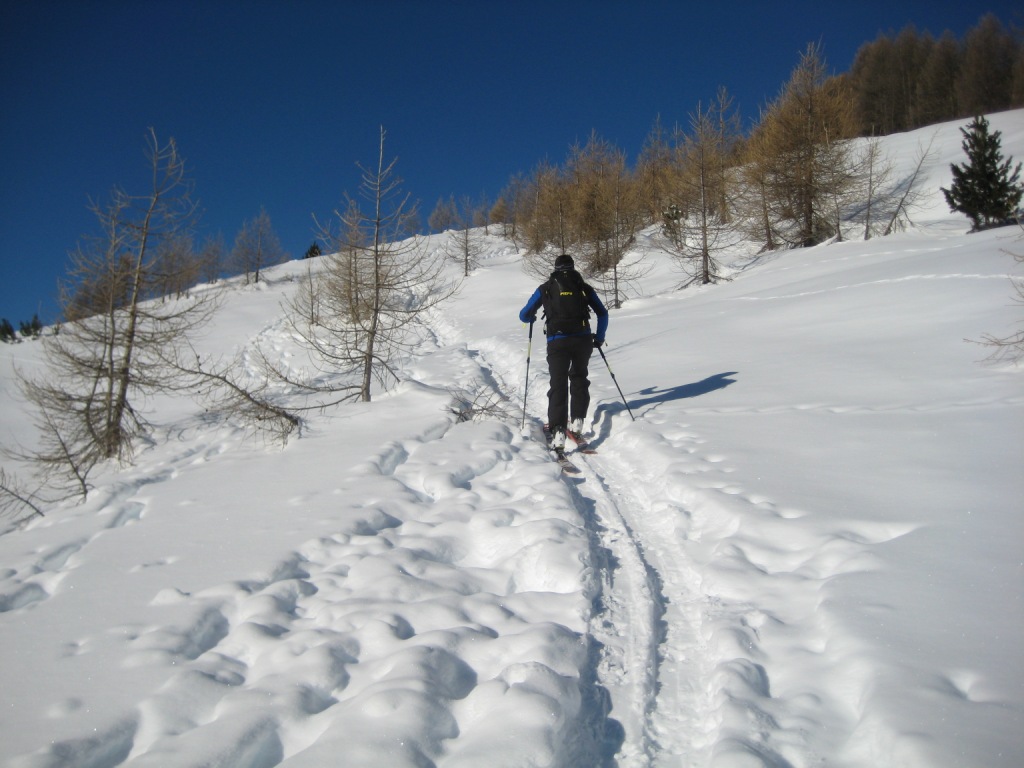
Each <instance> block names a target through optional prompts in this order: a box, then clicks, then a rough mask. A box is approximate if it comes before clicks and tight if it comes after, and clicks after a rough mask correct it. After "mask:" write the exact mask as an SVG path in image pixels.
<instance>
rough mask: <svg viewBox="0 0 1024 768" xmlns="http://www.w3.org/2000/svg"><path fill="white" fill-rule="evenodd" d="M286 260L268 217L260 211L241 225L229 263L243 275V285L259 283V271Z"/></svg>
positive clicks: (264, 212)
mask: <svg viewBox="0 0 1024 768" xmlns="http://www.w3.org/2000/svg"><path fill="white" fill-rule="evenodd" d="M286 258H287V254H286V253H285V252H284V248H282V247H281V241H280V240H278V239H277V235H276V234H274V228H273V226H272V225H271V223H270V216H268V215H267V212H266V211H265V210H264V209H262V208H261V209H260V213H259V216H257V217H256V218H254V219H250V220H249V221H247V222H245V224H244V225H242V228H241V229H240V230H239V232H238V235H237V237H236V238H235V247H234V248H233V249H232V250H231V261H232V263H233V264H234V266H235V268H236V269H237V270H238V271H239V273H240V274H244V275H245V284H246V285H248V284H249V283H250V282H253V283H258V282H259V281H260V270H261V269H263V268H265V267H272V266H274V265H275V264H280V263H281V262H283V261H284V260H285V259H286Z"/></svg>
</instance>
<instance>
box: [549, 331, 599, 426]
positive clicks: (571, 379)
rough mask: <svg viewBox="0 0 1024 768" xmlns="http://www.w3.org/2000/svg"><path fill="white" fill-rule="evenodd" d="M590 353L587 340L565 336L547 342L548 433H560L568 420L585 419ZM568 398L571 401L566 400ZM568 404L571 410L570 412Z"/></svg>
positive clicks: (589, 345) (591, 342)
mask: <svg viewBox="0 0 1024 768" xmlns="http://www.w3.org/2000/svg"><path fill="white" fill-rule="evenodd" d="M593 351H594V342H593V339H592V338H591V336H590V335H589V334H588V335H586V336H565V337H563V338H561V339H553V340H551V341H549V342H548V374H549V375H550V377H551V385H550V388H549V389H548V424H550V425H551V431H552V432H554V431H555V430H556V429H562V430H563V431H564V430H565V428H566V425H567V424H568V421H569V417H570V415H571V417H572V418H573V419H585V418H586V417H587V409H588V408H589V407H590V380H589V379H588V378H587V366H588V365H589V364H590V353H591V352H593ZM570 398H571V400H570ZM570 402H571V406H572V407H571V408H570Z"/></svg>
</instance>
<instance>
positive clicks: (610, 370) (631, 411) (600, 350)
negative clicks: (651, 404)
mask: <svg viewBox="0 0 1024 768" xmlns="http://www.w3.org/2000/svg"><path fill="white" fill-rule="evenodd" d="M597 351H598V352H600V353H601V359H602V360H604V364H605V366H606V367H607V368H608V373H610V374H611V375H612V381H613V382H615V388H616V389H617V390H619V397H621V398H622V404H623V405H624V406H626V410H627V411H629V418H631V419H632V420H633V421H636V417H635V416H634V415H633V409H632V408H630V407H629V403H627V402H626V396H625V395H624V394H622V387H620V386H619V380H618V379H616V378H615V371H613V370H612V367H611V366H610V365H608V358H607V357H605V356H604V350H603V349H601V348H600V347H598V348H597Z"/></svg>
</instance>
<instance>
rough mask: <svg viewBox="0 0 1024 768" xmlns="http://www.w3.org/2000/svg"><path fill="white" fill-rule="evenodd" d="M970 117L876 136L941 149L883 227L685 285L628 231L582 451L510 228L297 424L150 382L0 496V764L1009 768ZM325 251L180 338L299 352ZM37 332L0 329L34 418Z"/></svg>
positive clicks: (986, 235)
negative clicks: (334, 401)
mask: <svg viewBox="0 0 1024 768" xmlns="http://www.w3.org/2000/svg"><path fill="white" fill-rule="evenodd" d="M991 122H992V125H993V127H994V128H996V129H999V130H1001V131H1002V132H1003V147H1004V150H1005V151H1006V152H1007V153H1008V154H1014V155H1017V156H1022V155H1024V112H1021V111H1015V112H1009V113H1004V114H997V115H992V116H991ZM959 127H960V124H959V123H950V124H946V125H943V126H939V127H938V128H932V129H926V130H924V131H918V132H914V133H909V134H904V135H897V136H892V137H886V138H884V139H881V140H880V147H881V148H882V149H883V150H884V151H885V152H886V153H887V155H888V156H889V157H891V158H892V159H893V162H894V163H896V164H897V166H896V167H897V169H898V170H908V168H909V166H908V164H910V163H912V160H913V158H914V157H915V156H916V151H917V149H918V148H919V147H920V146H922V145H928V144H929V143H930V144H931V145H932V146H933V147H935V148H937V149H935V151H934V154H933V155H932V156H931V157H930V159H929V161H928V163H927V164H926V166H925V168H924V170H923V175H924V176H925V177H926V178H925V181H924V182H923V184H924V187H923V189H924V196H923V198H922V199H923V200H924V201H926V202H922V203H920V204H919V207H918V208H917V209H915V211H914V212H913V226H911V227H908V228H907V230H906V231H903V232H899V233H896V234H893V235H891V236H887V237H876V238H872V239H870V240H852V239H848V240H846V241H844V242H829V243H825V244H822V245H819V246H816V247H813V248H802V249H794V250H787V251H777V252H770V253H761V252H759V251H758V248H757V247H756V245H755V244H750V243H746V244H742V245H739V246H736V247H735V248H733V249H731V250H730V251H729V252H727V253H724V254H722V255H721V257H720V260H721V263H722V264H723V269H724V270H726V271H727V272H728V277H730V278H731V279H730V280H728V281H725V282H722V283H720V284H718V285H708V286H701V287H696V286H694V287H691V288H687V289H685V290H679V289H678V288H677V286H678V285H679V283H680V274H679V267H678V264H677V263H676V262H675V261H674V260H673V259H672V258H671V256H670V255H669V254H668V253H667V252H666V249H665V247H664V246H665V241H664V238H663V235H662V233H661V231H660V229H659V227H657V226H652V227H650V228H648V229H645V230H643V231H642V232H641V233H640V234H639V236H638V238H637V240H636V242H635V243H634V245H633V247H632V250H631V252H630V258H631V259H635V260H642V261H643V263H644V264H645V265H646V266H647V269H646V270H644V272H643V274H642V276H640V277H638V278H636V280H634V281H633V282H632V283H631V284H630V286H629V292H628V295H627V296H626V297H625V299H624V301H623V302H622V306H621V308H617V309H615V310H612V312H611V318H610V323H609V326H608V334H607V343H606V344H605V346H604V347H602V348H601V351H602V352H603V354H604V355H605V356H606V359H604V360H603V359H602V354H599V353H598V352H595V353H594V355H593V357H592V358H591V364H590V371H589V377H590V381H591V397H592V405H591V409H590V412H589V413H588V415H587V418H586V420H585V422H584V429H583V431H582V432H581V433H580V434H579V435H578V438H579V439H578V440H573V439H572V437H571V436H570V439H569V440H568V442H567V444H566V460H567V461H568V462H569V463H570V464H571V465H572V467H573V469H574V470H575V471H564V469H563V467H561V466H560V465H559V463H558V462H557V461H555V460H553V458H552V457H553V454H552V452H551V451H549V450H548V445H547V441H546V439H545V436H544V430H543V425H544V421H545V418H546V405H547V398H546V390H547V384H548V381H547V377H548V373H547V369H546V366H545V359H544V357H545V356H544V349H543V347H544V340H543V337H542V335H541V334H540V333H537V334H536V335H533V334H532V331H531V329H530V328H528V327H527V326H524V325H522V324H521V323H520V322H519V321H518V318H517V313H518V311H519V309H520V307H522V305H523V302H524V301H526V300H527V298H528V297H529V296H530V294H531V292H532V291H533V290H534V289H535V288H536V285H537V277H536V275H535V274H533V275H531V274H530V273H529V272H528V270H526V269H524V256H523V253H522V251H521V250H520V249H519V247H518V246H517V245H516V244H515V243H514V242H512V241H511V240H509V239H506V238H505V237H502V236H500V235H499V234H497V233H496V231H494V230H493V229H492V230H491V231H487V232H485V231H474V236H475V237H477V238H478V243H479V251H480V257H479V263H478V264H477V265H476V266H475V268H474V269H473V270H471V274H470V275H469V276H468V277H466V279H465V280H464V282H463V284H462V287H461V290H460V291H459V292H458V293H457V294H456V295H455V296H454V297H453V298H451V299H449V300H447V301H446V302H445V303H443V304H441V305H439V306H437V307H435V308H433V309H431V310H430V312H429V314H427V315H426V317H425V327H424V328H423V329H422V331H423V333H422V338H421V339H420V340H419V341H418V342H417V344H416V345H415V346H414V347H412V348H410V349H408V350H407V351H405V352H403V353H402V355H401V356H400V358H398V359H396V360H394V361H392V365H393V368H394V370H395V371H396V372H397V373H398V374H399V379H400V380H399V381H398V382H397V383H396V384H394V385H393V386H391V387H389V388H388V389H387V390H375V391H374V393H373V399H372V401H371V402H368V403H346V404H342V405H337V406H332V407H329V408H325V409H323V411H322V412H314V413H312V414H310V415H308V416H307V417H306V419H305V422H304V424H303V429H302V431H301V434H300V435H296V436H293V437H292V438H291V439H290V440H289V441H288V442H287V443H286V444H280V443H279V442H275V441H274V440H270V439H261V438H260V437H259V436H258V435H257V436H255V437H254V435H253V434H252V433H251V432H250V431H249V430H248V429H246V428H243V427H241V426H237V425H234V424H232V423H229V422H226V421H221V420H218V419H216V418H214V416H213V415H211V413H210V412H208V411H206V410H204V409H203V408H201V407H197V406H196V405H194V404H193V403H192V402H191V401H188V402H185V401H184V400H183V399H182V398H179V397H176V396H173V395H161V396H157V397H154V398H153V399H152V401H150V402H147V403H146V409H147V413H146V415H147V417H148V419H149V421H150V422H151V424H152V425H153V426H152V432H151V434H150V435H149V436H148V438H147V440H146V441H145V442H144V443H143V444H140V446H139V449H138V451H137V453H136V455H135V456H134V457H133V459H132V461H131V463H130V464H128V465H126V466H124V467H121V468H118V467H108V468H105V469H103V470H102V471H100V472H97V473H96V474H94V475H93V477H92V478H91V481H92V484H93V489H92V490H91V492H90V493H89V496H88V498H87V499H86V500H85V501H84V502H71V501H69V502H64V503H60V504H54V505H52V506H49V507H47V508H45V509H44V510H42V511H43V512H44V514H43V515H33V516H31V517H30V518H29V519H27V520H26V521H24V522H22V523H21V524H19V525H15V524H14V523H13V521H12V519H11V518H10V517H5V518H0V526H2V528H0V530H2V531H3V533H2V535H0V652H2V655H3V664H2V666H0V691H2V693H0V705H2V706H0V765H3V766H5V767H6V766H10V767H11V768H44V767H45V768H55V767H56V766H68V767H71V766H74V767H75V768H79V767H83V768H85V767H88V768H104V767H106V766H122V765H123V766H132V768H139V767H143V766H159V767H160V768H175V767H180V768H186V767H191V766H198V765H211V766H212V765H215V766H231V767H233V768H271V767H274V766H285V767H286V768H323V766H333V765H346V766H388V768H426V767H428V766H430V767H436V768H478V767H479V766H495V767H497V768H501V767H503V766H504V767H507V768H522V767H524V766H560V767H564V768H584V767H585V768H677V767H679V766H692V767H693V768H697V767H703V766H713V767H714V768H747V767H748V766H762V767H763V768H782V767H784V766H785V767H786V768H810V767H811V766H821V765H828V766H830V767H834V768H889V767H891V768H897V767H899V768H904V767H907V766H909V767H911V768H964V767H967V768H1016V766H1018V765H1019V764H1020V759H1021V755H1024V737H1022V734H1024V667H1022V665H1021V664H1020V652H1019V649H1018V647H1017V646H1018V644H1019V638H1020V637H1022V636H1024V584H1022V583H1021V579H1020V542H1021V541H1022V540H1024V539H1022V537H1024V527H1022V526H1024V523H1022V520H1021V516H1020V500H1021V498H1024V479H1022V476H1021V473H1020V466H1021V465H1022V463H1024V443H1022V440H1021V435H1024V389H1022V387H1021V375H1022V369H1021V366H1020V364H1019V363H1014V362H1013V361H1010V360H1007V359H1001V360H995V361H990V360H986V358H987V357H988V355H989V352H990V351H991V350H990V349H989V348H987V347H985V346H984V345H981V344H977V343H972V342H976V341H979V340H983V339H984V338H986V336H995V337H1000V338H1001V337H1007V336H1009V335H1011V334H1012V333H1014V332H1015V330H1016V329H1018V328H1019V323H1020V319H1021V315H1020V306H1019V304H1015V303H1014V301H1013V298H1012V297H1013V296H1014V287H1015V283H1014V279H1016V280H1019V279H1020V272H1019V271H1020V264H1019V262H1018V261H1017V260H1016V259H1015V258H1014V255H1015V254H1016V255H1020V254H1022V253H1024V234H1022V231H1021V229H1020V228H1018V227H1007V228H1002V229H994V230H990V231H985V232H980V233H974V234H966V230H967V223H966V221H965V220H964V219H963V217H959V216H957V215H954V214H951V213H950V212H949V210H948V208H947V207H946V205H945V203H944V202H943V201H942V199H941V194H940V192H939V187H940V186H941V185H944V184H948V178H949V164H950V163H951V162H956V161H959V160H960V157H959V155H960V151H961V150H960V145H959V139H960V134H959V131H958V128H959ZM905 166H906V167H905ZM449 237H450V235H449V234H436V235H431V236H430V237H428V238H425V239H424V241H423V243H421V247H424V248H427V249H433V250H435V251H436V250H440V249H444V248H446V247H448V246H449ZM325 258H326V257H319V258H318V259H310V260H306V261H304V262H292V263H289V264H284V265H281V266H277V267H273V268H271V269H268V270H266V272H265V279H262V278H261V283H260V284H259V285H258V286H243V285H241V284H240V283H238V284H236V283H232V282H229V283H228V284H227V285H226V286H225V287H224V294H225V295H224V299H223V304H222V307H221V309H220V310H219V314H218V315H217V319H216V321H215V323H214V324H213V326H212V327H211V329H210V330H209V332H208V333H207V335H206V336H205V337H204V338H203V339H202V340H201V342H199V344H198V348H197V352H199V353H206V352H209V353H217V354H222V355H233V354H236V353H240V355H239V360H240V361H242V362H241V363H240V365H241V367H242V368H244V370H241V371H239V373H240V374H244V375H245V376H248V377H252V378H253V379H256V378H257V377H258V376H259V375H260V372H261V369H260V367H259V365H258V360H257V355H256V354H255V352H256V350H259V352H260V354H261V355H263V356H266V357H268V358H270V359H272V360H273V361H276V362H279V363H280V364H281V365H282V366H283V365H288V366H292V367H293V368H297V367H298V366H299V365H300V364H301V363H300V360H301V354H300V350H299V347H298V345H297V343H296V339H295V336H294V334H293V333H292V332H291V330H290V326H289V323H288V322H287V320H288V318H287V317H286V316H285V314H286V312H287V309H286V307H287V306H288V304H287V302H288V299H289V297H290V296H292V295H293V294H294V292H295V291H296V290H297V287H298V286H299V285H300V284H302V282H303V280H306V279H308V277H309V272H308V270H316V269H319V268H321V267H320V264H322V263H324V262H322V261H320V259H325ZM461 268H462V265H456V264H452V265H451V269H452V271H453V274H455V273H456V271H457V270H461ZM598 290H601V289H600V287H598ZM183 300H187V299H183ZM609 304H610V302H609ZM538 327H539V326H538ZM40 348H41V344H40V342H38V341H25V342H22V343H18V344H0V395H2V396H3V397H2V400H0V403H2V405H0V434H3V435H10V436H12V443H15V444H20V445H30V444H32V442H33V439H34V432H33V426H32V420H31V419H32V414H31V413H30V412H29V410H28V409H27V408H25V407H24V406H23V405H22V404H21V403H20V402H19V401H18V399H17V397H18V395H17V385H16V378H15V374H14V369H15V366H17V368H18V369H19V370H21V371H30V370H33V369H37V368H38V366H39V365H40V364H41V361H40V354H41V353H40ZM531 355H532V357H533V364H532V365H528V360H529V358H530V356H531ZM606 363H607V365H606ZM613 370H614V373H613ZM281 386H282V389H281V391H280V392H277V393H276V394H278V395H279V396H280V398H281V400H280V402H285V403H286V402H288V398H289V397H290V396H291V393H290V391H289V390H287V388H285V387H284V386H283V385H281ZM2 460H3V465H2V466H3V469H4V470H5V472H10V473H15V472H17V473H21V472H24V471H25V470H26V467H24V466H23V465H21V464H19V462H17V461H15V460H14V459H11V458H8V457H4V458H3V459H2Z"/></svg>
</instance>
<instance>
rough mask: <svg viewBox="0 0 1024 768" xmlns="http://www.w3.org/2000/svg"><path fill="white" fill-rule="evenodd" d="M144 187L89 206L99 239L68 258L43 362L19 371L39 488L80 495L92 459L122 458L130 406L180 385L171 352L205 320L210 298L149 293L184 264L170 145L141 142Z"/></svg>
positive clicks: (133, 430)
mask: <svg viewBox="0 0 1024 768" xmlns="http://www.w3.org/2000/svg"><path fill="white" fill-rule="evenodd" d="M147 159H148V163H149V170H150V177H151V179H152V181H151V186H150V188H149V189H148V190H147V191H146V192H144V193H142V194H139V195H132V194H129V193H127V192H125V191H123V190H121V189H116V190H115V191H114V193H113V195H112V199H111V202H110V204H109V205H108V206H107V207H105V208H101V207H100V206H99V205H94V206H93V210H94V212H95V213H96V216H97V219H98V221H99V223H100V225H101V228H102V235H101V236H99V237H96V238H95V239H93V240H91V241H86V243H85V244H83V245H82V246H81V247H79V248H78V249H77V250H76V251H75V252H74V253H73V254H72V259H71V269H70V271H69V276H68V279H67V280H66V281H65V282H64V283H63V284H62V287H61V288H62V290H61V303H62V306H63V314H64V322H63V323H62V325H61V331H60V333H59V334H57V335H52V336H46V337H45V338H44V340H43V344H44V355H45V367H44V371H43V372H42V373H41V374H39V375H33V376H28V375H21V374H20V373H19V378H20V383H21V390H22V393H23V395H24V397H25V398H26V399H27V401H28V402H29V403H30V404H32V405H33V406H35V412H36V424H37V427H38V430H39V433H40V435H41V443H42V444H41V447H39V448H38V449H37V450H32V451H28V452H25V453H23V454H22V456H23V458H26V459H27V460H29V461H31V462H32V463H33V465H34V466H35V467H36V468H37V469H38V470H39V471H40V473H41V475H42V477H43V478H44V480H45V482H44V485H47V486H48V487H50V488H60V487H63V488H67V489H68V490H69V492H70V491H71V489H74V493H78V494H80V495H82V496H84V495H85V494H86V493H87V492H88V476H89V474H90V472H91V471H92V469H93V468H94V467H95V466H96V465H97V464H98V463H100V462H103V461H106V460H110V459H114V460H118V461H122V462H123V461H126V460H127V459H128V458H129V457H130V456H131V454H132V449H133V446H134V444H135V441H136V439H137V438H138V437H139V436H140V435H141V434H142V433H143V432H145V430H146V428H147V423H146V420H145V417H144V416H143V414H142V412H141V411H140V409H139V408H138V407H137V402H138V400H140V399H143V398H145V397H146V396H148V395H151V394H153V393H155V392H166V391H170V390H174V389H175V388H176V387H185V386H186V385H187V382H186V381H185V379H186V378H187V376H186V374H185V373H184V372H182V371H180V370H178V369H176V368H175V366H174V365H173V362H172V361H173V360H174V359H175V358H176V357H177V356H178V354H179V352H178V348H179V347H180V346H181V345H183V344H187V342H188V337H189V334H190V333H191V332H192V331H193V330H195V329H197V328H199V327H200V326H202V325H204V324H205V323H206V322H207V321H208V319H209V318H210V316H211V314H212V312H213V311H214V309H215V307H216V300H215V298H216V297H215V295H214V294H212V293H210V292H206V293H204V294H202V295H201V296H200V297H195V298H189V299H181V300H179V301H174V302H164V301H156V300H153V297H154V296H156V295H160V294H161V292H162V291H163V290H165V289H166V288H167V287H168V286H170V285H172V284H173V285H178V286H180V285H182V282H181V281H180V280H179V279H178V277H176V276H175V273H176V272H177V271H179V270H185V271H186V272H187V273H188V275H189V276H192V277H194V274H195V273H194V267H195V262H194V261H192V260H188V259H181V258H180V255H181V254H180V248H181V243H183V242H186V241H187V240H188V237H189V235H190V228H191V225H192V221H193V216H194V212H195V206H194V204H193V202H192V199H191V185H190V183H189V182H188V180H187V178H186V176H185V165H184V161H183V160H182V158H181V156H180V155H179V153H178V148H177V145H176V144H175V142H174V140H173V139H172V140H170V141H169V142H168V143H167V144H164V145H161V144H160V143H159V142H158V140H157V137H156V134H155V132H153V131H150V134H149V136H148V139H147Z"/></svg>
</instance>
